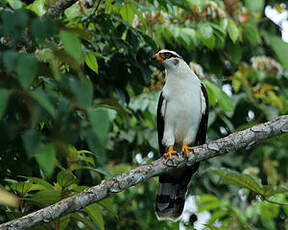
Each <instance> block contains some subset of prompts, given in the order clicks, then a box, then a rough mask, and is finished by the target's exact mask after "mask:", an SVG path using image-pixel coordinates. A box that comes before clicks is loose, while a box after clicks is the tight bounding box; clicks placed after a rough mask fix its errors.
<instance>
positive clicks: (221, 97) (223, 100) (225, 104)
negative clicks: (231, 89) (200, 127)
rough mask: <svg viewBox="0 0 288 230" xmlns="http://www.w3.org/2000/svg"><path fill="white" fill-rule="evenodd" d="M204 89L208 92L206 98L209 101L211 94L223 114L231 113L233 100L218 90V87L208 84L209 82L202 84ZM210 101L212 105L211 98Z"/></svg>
mask: <svg viewBox="0 0 288 230" xmlns="http://www.w3.org/2000/svg"><path fill="white" fill-rule="evenodd" d="M204 84H205V86H206V88H207V92H208V97H209V99H210V98H211V97H212V96H209V93H210V94H213V96H214V97H215V98H216V99H217V102H218V103H219V106H220V108H221V109H222V110H223V111H224V112H232V111H233V110H234V102H233V100H232V99H231V98H230V97H229V96H228V95H227V94H226V93H225V92H224V91H222V90H221V89H220V88H218V86H216V85H214V84H213V83H211V82H209V81H205V82H204ZM211 99H212V103H211V104H212V105H213V102H214V101H213V100H215V99H213V98H211Z"/></svg>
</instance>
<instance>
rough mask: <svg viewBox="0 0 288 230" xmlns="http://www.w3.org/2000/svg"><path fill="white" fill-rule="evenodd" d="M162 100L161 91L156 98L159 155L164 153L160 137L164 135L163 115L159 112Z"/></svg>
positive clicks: (164, 149)
mask: <svg viewBox="0 0 288 230" xmlns="http://www.w3.org/2000/svg"><path fill="white" fill-rule="evenodd" d="M163 103H165V102H164V97H163V92H161V94H160V96H159V100H158V107H157V130H158V143H159V150H160V155H162V154H164V153H165V151H166V148H165V146H164V145H163V144H162V139H163V135H164V117H163V115H162V113H161V110H162V106H163Z"/></svg>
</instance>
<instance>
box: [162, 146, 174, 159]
mask: <svg viewBox="0 0 288 230" xmlns="http://www.w3.org/2000/svg"><path fill="white" fill-rule="evenodd" d="M172 155H176V151H175V150H174V149H173V145H170V146H169V148H168V152H167V153H164V156H165V157H168V156H169V159H170V160H172Z"/></svg>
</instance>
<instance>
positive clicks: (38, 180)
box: [27, 177, 54, 189]
mask: <svg viewBox="0 0 288 230" xmlns="http://www.w3.org/2000/svg"><path fill="white" fill-rule="evenodd" d="M27 179H28V181H29V182H31V183H33V184H39V185H42V186H44V187H45V188H46V189H54V188H53V186H52V185H51V184H50V183H48V182H47V181H45V180H43V179H41V178H37V177H27Z"/></svg>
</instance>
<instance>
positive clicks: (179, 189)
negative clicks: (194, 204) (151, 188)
mask: <svg viewBox="0 0 288 230" xmlns="http://www.w3.org/2000/svg"><path fill="white" fill-rule="evenodd" d="M186 190H187V186H183V185H180V184H176V183H161V182H160V183H159V187H158V193H157V197H156V215H157V217H158V219H171V220H174V221H176V220H177V219H178V218H179V217H180V216H181V214H182V212H183V208H184V204H185V194H186Z"/></svg>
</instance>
